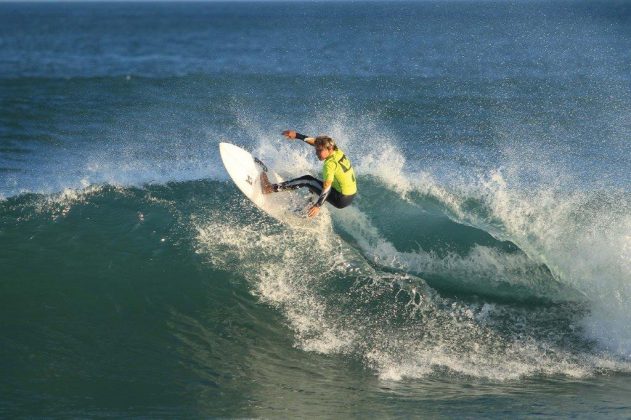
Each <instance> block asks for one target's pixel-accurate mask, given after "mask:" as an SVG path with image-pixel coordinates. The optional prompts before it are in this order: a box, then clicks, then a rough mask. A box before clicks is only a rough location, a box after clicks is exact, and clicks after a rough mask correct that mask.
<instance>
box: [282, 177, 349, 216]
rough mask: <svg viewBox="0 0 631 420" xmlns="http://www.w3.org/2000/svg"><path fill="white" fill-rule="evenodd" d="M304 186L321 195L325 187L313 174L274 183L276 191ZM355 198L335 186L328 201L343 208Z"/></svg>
mask: <svg viewBox="0 0 631 420" xmlns="http://www.w3.org/2000/svg"><path fill="white" fill-rule="evenodd" d="M304 187H306V188H309V191H311V192H312V193H313V194H315V195H317V196H319V195H320V194H322V188H323V187H324V184H323V183H322V181H320V180H319V179H317V178H315V177H313V176H311V175H305V176H301V177H300V178H295V179H290V180H289V181H285V182H281V183H279V184H273V185H272V188H273V189H274V192H279V191H286V190H295V189H297V188H304ZM353 198H355V194H353V195H344V194H342V193H341V192H339V191H337V190H336V189H335V188H331V192H330V193H329V195H328V196H327V198H326V201H327V202H329V203H331V204H332V205H333V206H335V207H337V208H338V209H342V208H344V207H347V206H349V205H350V204H351V203H352V201H353Z"/></svg>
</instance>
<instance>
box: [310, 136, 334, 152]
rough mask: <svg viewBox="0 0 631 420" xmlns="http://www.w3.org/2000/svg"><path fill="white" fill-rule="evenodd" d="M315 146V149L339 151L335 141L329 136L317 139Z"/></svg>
mask: <svg viewBox="0 0 631 420" xmlns="http://www.w3.org/2000/svg"><path fill="white" fill-rule="evenodd" d="M313 145H314V146H315V147H320V148H325V149H333V150H337V146H336V145H335V140H333V139H332V138H331V137H329V136H318V137H316V138H315V142H314V143H313Z"/></svg>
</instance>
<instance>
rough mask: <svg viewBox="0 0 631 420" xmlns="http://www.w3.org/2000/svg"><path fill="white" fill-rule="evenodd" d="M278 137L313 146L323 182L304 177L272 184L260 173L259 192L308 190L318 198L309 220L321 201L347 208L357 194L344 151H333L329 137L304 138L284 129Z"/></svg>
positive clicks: (355, 184)
mask: <svg viewBox="0 0 631 420" xmlns="http://www.w3.org/2000/svg"><path fill="white" fill-rule="evenodd" d="M282 134H283V136H285V137H287V138H288V139H289V140H295V139H299V140H302V141H304V142H305V143H307V144H309V145H311V146H314V147H315V152H316V156H317V157H318V159H319V160H321V161H323V162H324V164H323V167H322V178H323V179H324V180H323V181H320V180H319V179H317V178H315V177H313V176H311V175H304V176H301V177H300V178H294V179H291V180H289V181H285V182H281V183H278V184H272V183H270V182H269V179H268V178H267V174H265V172H263V173H262V174H261V181H262V188H263V193H264V194H270V193H273V192H280V191H287V190H295V189H296V188H302V187H306V188H309V191H311V192H312V193H313V194H315V195H317V196H318V200H317V201H316V202H315V204H314V205H313V206H311V208H309V213H308V215H309V217H315V216H317V215H318V213H319V212H320V207H321V206H322V204H324V202H325V201H328V202H329V203H331V204H332V205H333V206H335V207H337V208H338V209H342V208H344V207H347V206H349V205H350V204H351V202H352V201H353V198H355V194H356V193H357V182H356V181H355V171H354V170H353V167H352V166H351V162H350V160H348V158H347V157H346V155H345V154H344V152H342V151H341V150H340V149H338V148H337V146H336V145H335V141H334V140H333V139H332V138H331V137H329V136H318V137H307V136H305V135H304V134H300V133H298V132H296V131H294V130H285V131H283V133H282Z"/></svg>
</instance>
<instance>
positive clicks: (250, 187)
mask: <svg viewBox="0 0 631 420" xmlns="http://www.w3.org/2000/svg"><path fill="white" fill-rule="evenodd" d="M219 153H220V155H221V160H222V161H223V165H224V166H225V168H226V171H227V172H228V175H230V178H232V181H233V182H234V183H235V185H236V186H237V188H239V190H241V192H242V193H243V194H244V195H245V196H246V197H247V198H249V199H250V201H252V202H253V203H254V204H255V205H256V206H257V207H258V208H260V209H261V210H263V211H264V212H265V213H267V214H269V215H270V216H272V217H274V218H275V219H277V220H279V221H281V222H291V220H292V219H303V220H304V218H305V217H304V215H306V208H307V206H308V199H306V198H305V197H304V195H298V194H291V193H272V194H263V190H262V188H261V174H262V173H266V174H267V177H268V179H269V181H270V182H271V183H273V184H275V183H278V182H282V178H281V177H280V176H279V175H278V174H277V173H276V172H274V171H273V170H270V169H269V168H268V167H267V166H266V165H265V164H264V163H263V162H262V161H261V160H260V159H258V158H256V157H255V156H252V154H251V153H250V152H248V151H247V150H245V149H242V148H240V147H239V146H235V145H234V144H230V143H219Z"/></svg>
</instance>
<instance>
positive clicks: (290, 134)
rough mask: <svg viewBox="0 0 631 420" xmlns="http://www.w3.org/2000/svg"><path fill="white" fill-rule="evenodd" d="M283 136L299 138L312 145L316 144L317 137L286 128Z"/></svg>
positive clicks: (293, 138)
mask: <svg viewBox="0 0 631 420" xmlns="http://www.w3.org/2000/svg"><path fill="white" fill-rule="evenodd" d="M282 134H283V136H285V137H287V138H288V139H292V140H295V139H298V140H302V141H304V142H305V143H307V144H310V145H311V146H314V145H315V139H316V138H315V137H307V136H305V135H304V134H300V133H299V132H297V131H295V130H285V131H283V133H282Z"/></svg>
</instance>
